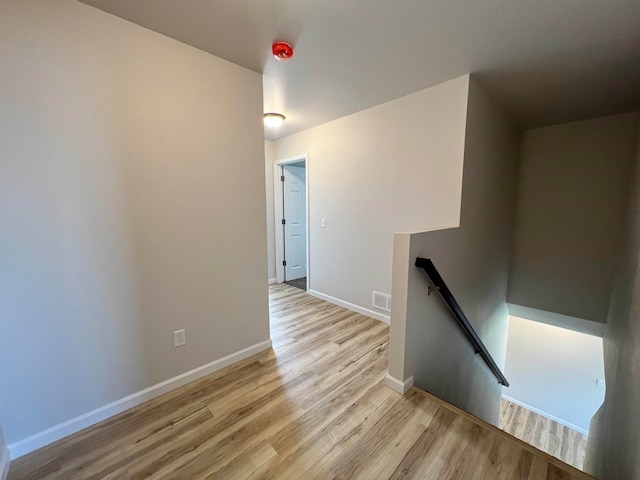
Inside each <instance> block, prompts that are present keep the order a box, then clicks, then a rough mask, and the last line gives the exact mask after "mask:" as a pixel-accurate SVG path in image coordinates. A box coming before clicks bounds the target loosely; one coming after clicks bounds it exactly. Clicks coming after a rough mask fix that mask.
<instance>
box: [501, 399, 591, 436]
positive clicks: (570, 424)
mask: <svg viewBox="0 0 640 480" xmlns="http://www.w3.org/2000/svg"><path fill="white" fill-rule="evenodd" d="M502 398H504V399H505V400H507V401H508V402H511V403H514V404H516V405H519V406H521V407H522V408H526V409H527V410H531V411H532V412H533V413H537V414H538V415H542V416H543V417H547V418H548V419H549V420H553V421H554V422H556V423H559V424H560V425H564V426H565V427H568V428H570V429H572V430H575V431H576V432H580V433H581V434H583V435H589V430H585V429H584V428H580V427H578V426H577V425H574V424H572V423H569V422H566V421H564V420H562V419H561V418H558V417H554V416H553V415H551V414H550V413H547V412H544V411H542V410H540V409H537V408H535V407H532V406H531V405H527V404H526V403H524V402H521V401H520V400H516V399H515V398H511V397H508V396H507V395H502Z"/></svg>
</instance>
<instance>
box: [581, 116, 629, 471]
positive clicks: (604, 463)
mask: <svg viewBox="0 0 640 480" xmlns="http://www.w3.org/2000/svg"><path fill="white" fill-rule="evenodd" d="M635 145H636V151H635V162H634V163H635V171H634V174H633V175H630V176H629V183H630V184H631V191H632V195H631V199H630V202H629V209H628V216H627V226H626V229H625V234H626V235H625V243H624V248H623V249H622V250H621V251H620V256H619V259H618V260H619V262H618V270H617V272H616V273H617V275H616V282H615V284H614V288H613V294H612V295H611V305H610V308H609V316H608V319H607V326H606V329H605V334H604V363H605V375H606V382H607V391H606V394H605V400H604V403H603V404H602V407H601V408H600V410H598V412H597V414H596V415H595V416H594V418H593V421H592V422H591V429H590V435H589V442H588V445H587V455H586V458H585V470H586V471H588V472H589V473H592V474H594V475H595V476H596V477H597V478H599V479H601V480H618V479H637V478H640V455H638V452H640V381H639V379H640V112H639V113H638V114H637V115H636V138H635Z"/></svg>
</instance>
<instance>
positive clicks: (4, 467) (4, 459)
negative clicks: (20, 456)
mask: <svg viewBox="0 0 640 480" xmlns="http://www.w3.org/2000/svg"><path fill="white" fill-rule="evenodd" d="M1 448H2V449H1V450H0V480H5V479H6V478H7V475H8V474H9V465H10V463H11V456H10V455H9V449H8V448H7V447H5V446H4V445H2V447H1Z"/></svg>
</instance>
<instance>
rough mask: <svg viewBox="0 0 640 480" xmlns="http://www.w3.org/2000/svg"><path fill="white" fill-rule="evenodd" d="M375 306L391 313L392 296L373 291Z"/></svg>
mask: <svg viewBox="0 0 640 480" xmlns="http://www.w3.org/2000/svg"><path fill="white" fill-rule="evenodd" d="M373 306H374V307H377V308H379V309H380V310H384V311H386V312H390V311H391V295H387V294H386V293H382V292H376V291H375V290H374V291H373Z"/></svg>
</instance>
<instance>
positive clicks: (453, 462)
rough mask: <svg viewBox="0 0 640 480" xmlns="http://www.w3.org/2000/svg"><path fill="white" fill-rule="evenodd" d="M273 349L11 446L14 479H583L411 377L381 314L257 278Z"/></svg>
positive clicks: (567, 467) (581, 475) (563, 465)
mask: <svg viewBox="0 0 640 480" xmlns="http://www.w3.org/2000/svg"><path fill="white" fill-rule="evenodd" d="M270 304H271V305H270V306H271V315H272V328H271V335H272V339H273V343H274V347H273V349H272V350H270V351H267V352H263V353H261V354H258V355H256V356H254V357H251V358H249V359H246V360H244V361H242V362H239V363H237V364H235V365H233V366H231V367H228V368H226V369H224V370H221V371H219V372H216V373H215V374H212V375H210V376H208V377H205V378H203V379H201V380H198V381H196V382H193V383H191V384H189V385H186V386H184V387H182V388H179V389H177V390H174V391H172V392H169V393H168V394H166V395H164V396H162V397H158V398H156V399H154V400H152V401H150V402H147V403H146V404H144V405H141V406H139V407H136V408H134V409H131V410H129V411H127V412H124V413H122V414H120V415H118V416H115V417H112V418H111V419H109V420H106V421H104V422H102V423H100V424H98V425H95V426H93V427H91V428H88V429H86V430H84V431H82V432H79V433H77V434H75V435H72V436H70V437H68V438H66V439H63V440H61V441H59V442H56V443H55V444H52V445H49V446H47V447H45V448H43V449H41V450H39V451H37V452H33V453H32V454H29V455H26V456H24V457H22V458H19V459H17V460H16V461H14V462H13V463H12V465H11V471H10V473H9V479H10V480H17V479H45V480H53V479H64V480H75V479H83V480H90V479H142V478H145V479H181V480H188V479H234V480H235V479H252V480H257V479H358V478H360V479H368V480H371V479H400V478H406V479H409V478H414V479H438V480H447V479H456V480H459V479H486V480H496V479H522V480H526V479H587V478H591V477H589V476H587V475H585V474H583V473H581V472H579V471H577V470H575V469H573V468H572V467H570V466H568V465H565V464H563V463H562V462H560V461H558V460H555V459H553V458H552V457H550V456H549V455H546V454H544V453H542V452H539V451H538V450H536V449H534V448H533V447H531V446H529V445H526V444H525V443H523V442H521V441H519V440H517V439H515V438H513V437H511V436H509V435H507V434H506V433H504V432H503V431H501V430H499V429H497V428H495V427H493V426H489V425H487V424H486V423H484V422H483V421H481V420H479V419H476V418H475V417H472V416H470V415H469V414H466V413H465V412H462V411H460V410H459V409H457V408H455V407H453V406H451V405H449V404H447V403H445V402H443V401H441V400H439V399H437V398H435V397H433V396H431V395H429V394H427V393H426V392H422V391H420V390H418V389H412V390H411V391H409V392H408V393H407V394H406V395H404V396H402V395H399V394H397V393H395V392H393V391H392V390H390V389H389V388H387V387H385V386H384V384H383V379H384V375H385V373H386V367H387V344H388V327H387V325H385V324H384V323H381V322H378V321H376V320H373V319H370V318H368V317H365V316H363V315H359V314H357V313H353V312H350V311H348V310H345V309H343V308H340V307H337V306H334V305H331V304H329V303H326V302H323V301H321V300H318V299H316V298H314V297H311V296H309V295H307V294H306V293H305V292H303V291H301V290H299V289H296V288H293V287H290V286H288V285H276V286H272V287H270Z"/></svg>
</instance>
